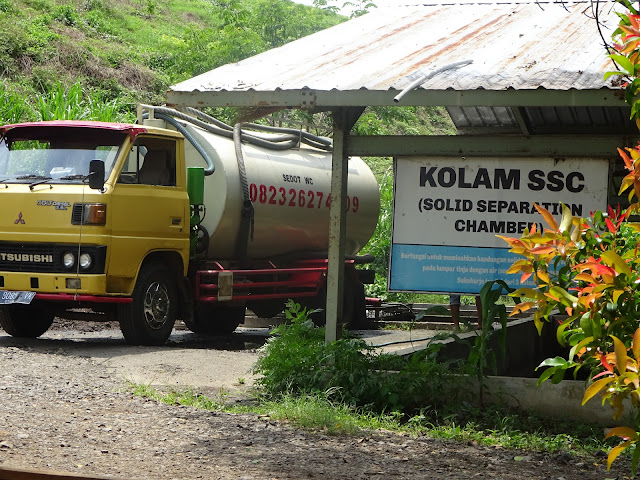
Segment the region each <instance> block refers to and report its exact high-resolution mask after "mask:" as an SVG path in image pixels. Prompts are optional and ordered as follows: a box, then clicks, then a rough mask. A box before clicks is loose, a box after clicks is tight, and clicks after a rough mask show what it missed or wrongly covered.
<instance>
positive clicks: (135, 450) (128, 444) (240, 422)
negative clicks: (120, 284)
mask: <svg viewBox="0 0 640 480" xmlns="http://www.w3.org/2000/svg"><path fill="white" fill-rule="evenodd" d="M57 334H59V332H58V333H56V332H55V331H53V332H50V333H48V335H53V336H54V337H55V335H57ZM105 342H106V343H107V344H108V343H109V342H108V341H106V340H105ZM114 344H115V345H112V346H119V347H123V345H122V344H121V343H119V342H117V341H114ZM107 346H108V345H107ZM92 348H93V349H96V348H97V347H96V346H95V345H94V346H91V342H89V344H87V342H69V341H54V340H36V341H20V340H17V339H13V338H10V337H7V336H4V335H0V365H2V372H0V466H5V467H13V468H36V469H44V470H53V471H61V472H73V473H83V474H85V475H110V476H113V477H116V478H130V479H159V480H163V479H191V478H203V479H231V478H233V479H259V480H262V479H264V480H267V479H269V480H273V479H309V478H329V479H345V480H346V479H362V480H365V479H366V480H378V479H379V480H382V479H390V478H391V479H422V478H425V479H427V478H428V479H433V478H436V479H439V478H446V479H467V478H487V479H488V478H497V479H514V480H516V479H517V480H524V479H548V480H561V479H564V480H578V479H580V480H590V479H604V478H623V477H622V473H625V472H628V470H616V471H614V472H610V473H608V474H607V473H606V471H605V468H604V467H603V463H604V460H603V459H594V460H593V461H596V460H597V462H596V463H597V466H594V464H593V461H584V460H580V459H575V458H572V457H570V456H568V455H555V456H548V455H542V454H537V453H526V452H517V451H509V450H505V449H502V448H487V447H481V446H477V445H474V444H461V443H456V442H445V441H439V440H433V439H429V438H424V437H420V438H412V437H409V436H405V435H397V434H394V433H390V432H370V433H364V434H361V435H358V436H355V437H343V436H337V437H333V436H325V435H323V434H321V433H314V432H306V431H301V430H297V429H294V428H292V427H290V426H288V425H286V424H282V423H277V422H274V421H271V420H270V419H268V418H264V417H258V416H255V415H230V414H221V413H215V412H207V411H197V410H195V409H192V408H187V407H175V406H169V405H165V404H158V403H156V402H153V401H147V400H144V399H141V398H138V397H134V396H133V395H132V394H131V393H130V391H129V390H128V389H127V384H126V381H125V379H124V377H123V375H121V374H120V373H118V369H117V368H115V367H114V366H113V365H110V364H109V362H108V361H104V359H102V360H100V359H99V358H97V357H96V356H95V355H94V356H88V355H85V353H83V352H86V350H91V349H92ZM126 348H127V349H128V350H129V353H130V354H133V353H134V350H133V349H135V348H138V347H126ZM172 350H174V348H173V347H165V348H164V349H163V348H161V349H156V351H155V352H153V353H154V354H162V352H165V353H167V354H168V353H171V351H172ZM203 350H206V349H203ZM245 353H246V352H245ZM154 358H155V357H154ZM174 358H175V356H174V355H173V354H172V355H167V359H166V363H167V365H170V364H172V363H173V362H175V360H174ZM207 368H209V366H207V365H201V369H203V370H204V369H207ZM211 368H214V366H213V365H212V366H211ZM169 370H170V369H169ZM176 371H177V372H179V369H178V370H176Z"/></svg>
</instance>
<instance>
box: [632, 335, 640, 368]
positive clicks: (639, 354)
mask: <svg viewBox="0 0 640 480" xmlns="http://www.w3.org/2000/svg"><path fill="white" fill-rule="evenodd" d="M632 349H633V356H634V357H635V359H636V360H639V361H640V328H638V329H637V330H636V333H634V334H633V343H632Z"/></svg>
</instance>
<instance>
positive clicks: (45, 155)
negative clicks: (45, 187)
mask: <svg viewBox="0 0 640 480" xmlns="http://www.w3.org/2000/svg"><path fill="white" fill-rule="evenodd" d="M126 135H127V134H126V132H122V131H118V130H108V129H98V128H82V127H68V126H46V127H36V126H26V127H15V128H12V129H11V130H9V131H8V132H7V133H6V135H5V136H4V137H2V138H0V182H2V183H14V182H15V183H32V182H33V181H34V179H43V180H45V179H46V180H49V183H62V184H69V183H82V182H83V181H84V180H85V177H86V176H87V175H88V174H89V163H90V162H91V160H96V159H97V160H103V161H104V163H105V179H106V178H108V177H109V174H110V173H111V169H112V168H113V164H114V161H115V159H116V158H117V156H118V152H119V151H120V147H121V146H122V144H123V142H124V140H125V138H126Z"/></svg>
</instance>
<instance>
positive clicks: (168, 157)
mask: <svg viewBox="0 0 640 480" xmlns="http://www.w3.org/2000/svg"><path fill="white" fill-rule="evenodd" d="M118 183H137V184H142V185H162V186H171V187H175V185H176V144H175V142H174V141H171V140H165V139H158V138H152V137H139V138H138V139H137V140H136V142H135V144H134V145H133V147H132V148H131V151H130V152H129V157H128V158H127V161H126V162H125V165H124V167H123V169H122V173H121V174H120V178H119V179H118Z"/></svg>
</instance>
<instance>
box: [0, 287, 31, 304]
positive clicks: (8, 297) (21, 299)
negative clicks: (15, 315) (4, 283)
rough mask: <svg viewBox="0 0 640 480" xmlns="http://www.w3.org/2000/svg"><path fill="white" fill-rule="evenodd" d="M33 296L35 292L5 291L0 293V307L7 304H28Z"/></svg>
mask: <svg viewBox="0 0 640 480" xmlns="http://www.w3.org/2000/svg"><path fill="white" fill-rule="evenodd" d="M35 296H36V292H10V291H7V290H5V291H0V305H6V304H9V303H24V304H29V303H31V300H33V297H35Z"/></svg>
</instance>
